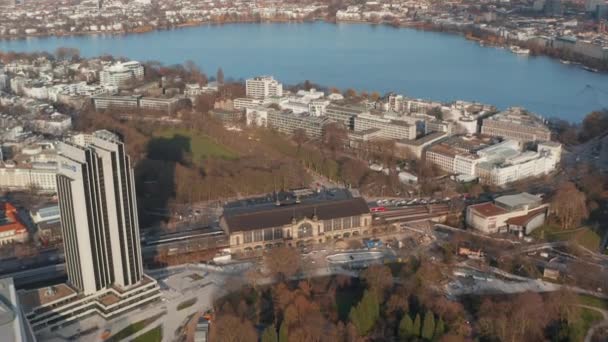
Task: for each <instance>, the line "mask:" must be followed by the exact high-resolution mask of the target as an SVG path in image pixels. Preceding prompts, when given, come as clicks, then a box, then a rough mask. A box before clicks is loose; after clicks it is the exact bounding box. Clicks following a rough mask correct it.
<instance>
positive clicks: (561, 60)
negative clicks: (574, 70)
mask: <svg viewBox="0 0 608 342" xmlns="http://www.w3.org/2000/svg"><path fill="white" fill-rule="evenodd" d="M559 62H560V63H562V64H570V63H571V62H570V61H567V60H565V59H560V60H559Z"/></svg>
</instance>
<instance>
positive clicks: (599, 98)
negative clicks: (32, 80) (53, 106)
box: [0, 22, 608, 121]
mask: <svg viewBox="0 0 608 342" xmlns="http://www.w3.org/2000/svg"><path fill="white" fill-rule="evenodd" d="M60 46H66V47H75V48H78V49H79V50H80V51H81V54H82V55H83V56H85V57H92V56H98V55H102V54H112V55H114V56H122V57H128V58H131V59H135V60H140V61H148V60H157V61H160V62H162V63H164V64H166V65H170V64H176V63H183V62H185V61H187V60H193V61H195V62H196V63H198V65H199V66H200V67H201V68H202V69H203V70H204V71H206V72H207V73H208V74H211V75H214V74H215V72H216V70H217V69H218V67H222V68H223V70H224V73H225V75H226V77H227V78H228V77H231V78H235V79H240V78H247V77H251V76H255V75H261V74H269V75H274V76H275V77H276V78H277V79H279V80H280V81H281V82H283V83H286V84H296V83H299V82H302V81H304V80H307V79H308V80H311V81H313V82H316V83H319V84H322V85H325V86H328V87H331V86H335V87H339V88H341V89H345V88H349V87H351V88H355V89H357V90H365V91H369V92H371V91H379V92H381V93H385V92H388V91H394V92H397V93H401V94H405V95H408V96H411V97H420V98H427V99H433V100H440V101H451V100H457V99H462V100H475V101H479V102H483V103H488V104H493V105H496V106H498V107H499V108H506V107H509V106H523V107H525V108H527V109H529V110H531V111H534V112H536V113H538V114H541V115H543V116H545V117H560V118H563V119H566V120H569V121H580V120H581V119H582V118H583V117H584V116H585V115H586V114H587V113H589V112H590V111H593V110H595V109H599V108H603V107H608V74H598V73H591V72H588V71H585V70H583V69H581V68H580V67H577V66H573V65H564V64H561V63H560V62H559V61H556V60H552V59H549V58H546V57H522V56H517V55H515V54H513V53H511V52H510V51H508V50H504V49H497V48H487V47H481V46H479V45H478V44H477V43H475V42H472V41H468V40H466V39H464V38H463V37H460V36H456V35H449V34H442V33H435V32H424V31H417V30H411V29H396V28H392V27H388V26H371V25H367V24H337V25H334V24H328V23H321V22H317V23H305V24H300V23H290V24H231V25H222V26H213V25H209V26H199V27H188V28H182V29H175V30H170V31H156V32H150V33H146V34H137V35H125V36H114V35H96V36H78V37H59V38H57V37H50V38H28V39H23V40H13V41H0V50H4V51H7V50H13V51H30V52H31V51H49V52H53V51H54V50H55V49H56V48H57V47H60Z"/></svg>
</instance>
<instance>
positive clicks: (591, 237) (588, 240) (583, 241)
mask: <svg viewBox="0 0 608 342" xmlns="http://www.w3.org/2000/svg"><path fill="white" fill-rule="evenodd" d="M575 239H576V242H577V243H578V244H579V245H581V246H583V247H585V248H587V249H589V250H591V251H593V252H597V251H598V250H599V248H600V244H601V243H602V238H601V237H600V236H599V234H598V233H596V232H594V231H593V230H591V229H589V228H585V229H584V230H582V231H580V232H578V233H577V234H576V237H575Z"/></svg>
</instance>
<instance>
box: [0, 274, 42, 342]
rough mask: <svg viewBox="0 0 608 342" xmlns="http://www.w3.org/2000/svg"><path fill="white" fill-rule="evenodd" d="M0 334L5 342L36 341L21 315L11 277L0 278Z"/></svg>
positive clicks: (19, 304)
mask: <svg viewBox="0 0 608 342" xmlns="http://www.w3.org/2000/svg"><path fill="white" fill-rule="evenodd" d="M0 336H2V340H3V341H7V342H9V341H10V342H35V341H36V338H35V337H34V334H33V333H32V330H31V328H30V326H29V325H28V323H27V320H26V319H25V317H24V316H23V311H22V310H21V303H20V302H19V296H17V290H16V289H15V283H14V282H13V278H3V279H0Z"/></svg>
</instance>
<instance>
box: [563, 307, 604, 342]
mask: <svg viewBox="0 0 608 342" xmlns="http://www.w3.org/2000/svg"><path fill="white" fill-rule="evenodd" d="M602 319H604V317H603V316H602V314H601V313H599V312H597V311H595V310H591V309H587V308H582V309H581V312H580V316H579V319H578V321H576V322H574V324H571V325H570V328H569V334H568V335H569V339H570V341H582V340H583V339H584V338H585V335H586V334H587V331H588V330H589V328H591V326H592V325H593V324H594V323H596V322H599V321H601V320H602Z"/></svg>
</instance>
